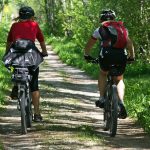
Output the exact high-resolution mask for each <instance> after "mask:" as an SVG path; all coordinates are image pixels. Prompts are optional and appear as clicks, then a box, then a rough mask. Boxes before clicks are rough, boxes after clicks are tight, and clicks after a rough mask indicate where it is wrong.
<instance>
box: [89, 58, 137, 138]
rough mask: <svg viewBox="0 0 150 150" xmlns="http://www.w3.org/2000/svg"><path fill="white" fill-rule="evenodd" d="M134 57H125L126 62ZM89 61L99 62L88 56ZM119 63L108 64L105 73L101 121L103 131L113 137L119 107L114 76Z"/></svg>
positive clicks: (115, 130) (129, 61)
mask: <svg viewBox="0 0 150 150" xmlns="http://www.w3.org/2000/svg"><path fill="white" fill-rule="evenodd" d="M133 61H134V59H130V58H128V59H127V63H129V64H130V63H132V62H133ZM89 62H91V63H94V64H99V59H98V58H96V59H95V58H92V57H91V56H89ZM119 67H122V66H121V65H117V64H112V65H110V66H109V68H110V70H109V73H108V75H107V84H106V89H105V94H104V99H105V103H104V111H103V121H104V131H109V133H110V136H111V137H115V135H116V133H117V125H118V116H119V114H120V107H119V96H118V91H117V82H116V80H115V77H116V76H118V70H119Z"/></svg>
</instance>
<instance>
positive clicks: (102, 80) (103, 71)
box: [95, 49, 109, 108]
mask: <svg viewBox="0 0 150 150" xmlns="http://www.w3.org/2000/svg"><path fill="white" fill-rule="evenodd" d="M108 55H109V53H108V49H102V51H101V54H100V72H99V78H98V88H99V93H100V98H99V100H98V101H96V102H95V104H96V106H97V107H100V108H103V107H104V101H105V100H104V93H105V88H106V83H107V74H108V70H109V65H108V59H107V57H108Z"/></svg>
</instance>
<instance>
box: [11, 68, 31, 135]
mask: <svg viewBox="0 0 150 150" xmlns="http://www.w3.org/2000/svg"><path fill="white" fill-rule="evenodd" d="M11 68H13V69H11V72H12V81H13V82H14V84H15V85H16V86H17V87H18V105H17V109H18V110H19V111H20V115H21V133H22V134H26V133H27V128H30V127H31V126H32V105H31V103H32V102H31V96H30V88H29V82H30V81H31V78H32V76H31V75H30V74H29V70H28V68H27V67H20V66H12V67H11Z"/></svg>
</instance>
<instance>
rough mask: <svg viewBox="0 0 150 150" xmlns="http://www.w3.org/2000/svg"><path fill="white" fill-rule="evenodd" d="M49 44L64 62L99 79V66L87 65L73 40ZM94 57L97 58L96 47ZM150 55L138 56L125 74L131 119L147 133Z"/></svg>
mask: <svg viewBox="0 0 150 150" xmlns="http://www.w3.org/2000/svg"><path fill="white" fill-rule="evenodd" d="M47 42H48V43H49V44H51V45H52V47H53V48H54V51H55V52H56V53H57V54H58V55H59V57H60V58H61V59H62V61H63V62H65V63H67V64H69V65H72V66H76V67H78V68H80V69H81V70H84V71H85V72H86V73H87V74H89V75H90V76H91V77H93V78H94V79H97V77H98V72H99V67H98V65H93V64H87V63H86V62H85V61H84V59H83V51H82V48H81V47H79V46H77V45H76V44H75V43H74V41H73V40H67V39H65V38H61V37H59V38H56V37H50V38H48V39H47ZM93 51H95V52H93V53H92V55H93V56H96V53H97V50H96V47H94V48H93ZM147 58H149V55H145V56H138V59H137V60H136V61H135V63H134V64H132V65H128V66H127V68H126V72H125V85H126V93H125V104H126V105H127V109H128V112H129V115H130V117H133V118H134V119H136V120H138V122H140V124H141V125H142V126H143V128H144V129H145V131H147V132H149V133H150V115H149V114H150V99H149V97H150V88H149V85H150V84H149V81H150V63H148V61H147Z"/></svg>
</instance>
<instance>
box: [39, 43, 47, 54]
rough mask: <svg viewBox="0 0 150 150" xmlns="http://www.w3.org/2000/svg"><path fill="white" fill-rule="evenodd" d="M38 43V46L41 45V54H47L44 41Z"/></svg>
mask: <svg viewBox="0 0 150 150" xmlns="http://www.w3.org/2000/svg"><path fill="white" fill-rule="evenodd" d="M39 43H40V46H41V49H42V54H44V55H45V54H47V50H46V44H45V42H44V41H43V42H39Z"/></svg>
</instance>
